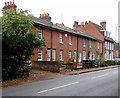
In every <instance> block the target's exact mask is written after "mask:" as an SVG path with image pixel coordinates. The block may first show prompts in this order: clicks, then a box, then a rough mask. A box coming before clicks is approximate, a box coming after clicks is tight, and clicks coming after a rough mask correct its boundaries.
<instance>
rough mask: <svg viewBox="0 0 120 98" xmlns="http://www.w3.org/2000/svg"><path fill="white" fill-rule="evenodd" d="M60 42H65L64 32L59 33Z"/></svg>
mask: <svg viewBox="0 0 120 98" xmlns="http://www.w3.org/2000/svg"><path fill="white" fill-rule="evenodd" d="M59 43H61V44H62V43H63V35H62V33H60V34H59Z"/></svg>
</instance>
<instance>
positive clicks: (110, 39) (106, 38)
mask: <svg viewBox="0 0 120 98" xmlns="http://www.w3.org/2000/svg"><path fill="white" fill-rule="evenodd" d="M105 40H108V41H111V42H114V40H113V39H112V38H109V37H105Z"/></svg>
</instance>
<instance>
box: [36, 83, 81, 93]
mask: <svg viewBox="0 0 120 98" xmlns="http://www.w3.org/2000/svg"><path fill="white" fill-rule="evenodd" d="M77 83H79V82H74V83H70V84H66V85H62V86H58V87H55V88H51V89H47V90H43V91H39V92H37V93H39V94H40V93H44V92H48V91H51V90H55V89H58V88H63V87H66V86H70V85H73V84H77Z"/></svg>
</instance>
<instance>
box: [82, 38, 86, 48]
mask: <svg viewBox="0 0 120 98" xmlns="http://www.w3.org/2000/svg"><path fill="white" fill-rule="evenodd" d="M83 47H86V39H85V38H84V39H83Z"/></svg>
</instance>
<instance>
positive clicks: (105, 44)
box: [105, 41, 107, 49]
mask: <svg viewBox="0 0 120 98" xmlns="http://www.w3.org/2000/svg"><path fill="white" fill-rule="evenodd" d="M105 49H107V42H106V41H105Z"/></svg>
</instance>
